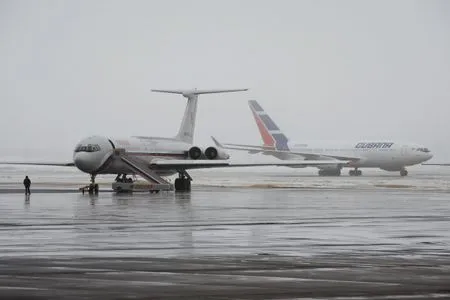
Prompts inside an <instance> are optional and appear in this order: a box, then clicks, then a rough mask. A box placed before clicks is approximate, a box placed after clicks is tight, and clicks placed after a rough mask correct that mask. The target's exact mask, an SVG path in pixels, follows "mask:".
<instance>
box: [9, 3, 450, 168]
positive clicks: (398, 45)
mask: <svg viewBox="0 0 450 300" xmlns="http://www.w3.org/2000/svg"><path fill="white" fill-rule="evenodd" d="M449 20H450V2H449V1H430V0H426V1H425V0H424V1H316V0H314V1H298V0H293V1H287V0H285V1H250V0H247V1H242V0H239V1H230V0H228V1H211V0H209V1H208V0H205V1H194V0H191V1H181V0H180V1H175V0H172V1H170V0H169V1H168V0H164V1H100V0H97V1H56V0H55V1H23V0H19V1H16V0H6V1H5V0H3V1H1V2H0V37H1V43H0V99H1V100H0V101H1V105H2V106H1V112H2V113H1V118H0V137H1V140H2V142H1V144H0V155H1V156H3V157H11V156H13V155H22V156H23V155H25V156H27V158H33V159H37V158H39V156H41V155H45V158H46V159H48V158H53V159H70V158H71V155H72V150H73V147H74V145H75V144H76V143H77V142H78V140H80V139H82V138H83V137H85V136H89V135H92V134H102V135H109V136H129V135H158V136H173V135H175V134H176V132H177V130H178V126H179V123H180V118H181V116H182V114H183V110H184V106H185V100H184V99H183V98H181V97H180V96H175V95H163V94H157V93H151V92H150V89H151V88H191V87H197V88H235V87H237V88H241V87H248V88H250V91H249V92H246V93H241V94H229V95H213V96H203V97H201V98H200V104H199V110H198V122H197V127H196V140H197V141H198V142H199V143H203V144H204V143H209V141H210V140H209V136H210V135H215V136H217V137H218V138H219V139H222V140H224V141H227V142H240V143H243V142H245V143H252V144H259V143H260V138H259V134H258V131H257V129H256V126H255V124H254V122H253V119H252V116H251V113H250V110H249V109H248V106H247V100H249V99H257V100H258V101H259V102H260V103H261V105H262V106H263V107H264V108H265V109H266V110H267V111H268V112H269V114H270V115H271V116H272V117H273V119H274V120H275V121H276V122H277V123H278V125H279V126H280V127H281V129H282V130H283V131H285V133H286V134H287V135H288V137H290V138H291V139H292V140H295V141H302V140H325V139H332V140H357V139H361V138H378V137H380V138H392V139H396V140H404V141H412V142H417V143H422V144H425V145H426V146H428V147H430V148H431V149H432V150H433V152H434V153H435V157H434V158H433V160H436V161H450V134H449V128H450V121H449V115H450V102H449V100H450V54H449V53H450V26H449V25H450V21H449ZM18 149H19V150H18ZM20 149H21V150H20Z"/></svg>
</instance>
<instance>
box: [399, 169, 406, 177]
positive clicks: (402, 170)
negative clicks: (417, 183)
mask: <svg viewBox="0 0 450 300" xmlns="http://www.w3.org/2000/svg"><path fill="white" fill-rule="evenodd" d="M400 176H402V177H404V176H408V171H406V169H401V170H400Z"/></svg>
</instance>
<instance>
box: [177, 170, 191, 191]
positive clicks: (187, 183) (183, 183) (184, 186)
mask: <svg viewBox="0 0 450 300" xmlns="http://www.w3.org/2000/svg"><path fill="white" fill-rule="evenodd" d="M188 176H189V175H188ZM191 180H192V179H191V178H190V177H186V175H185V173H180V177H178V178H177V179H175V191H177V192H183V191H190V190H191Z"/></svg>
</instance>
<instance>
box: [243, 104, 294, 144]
mask: <svg viewBox="0 0 450 300" xmlns="http://www.w3.org/2000/svg"><path fill="white" fill-rule="evenodd" d="M248 105H249V107H250V109H251V111H252V113H253V117H254V118H255V122H256V125H257V126H258V130H259V133H260V134H261V138H262V140H263V142H264V146H266V147H273V148H275V149H276V150H279V151H289V146H288V138H287V137H286V136H285V135H284V133H283V132H281V130H280V128H278V126H277V124H275V122H274V121H273V120H272V118H271V117H270V116H269V115H268V114H267V113H266V112H265V111H264V109H263V108H262V107H261V105H259V103H258V102H257V101H256V100H250V101H248Z"/></svg>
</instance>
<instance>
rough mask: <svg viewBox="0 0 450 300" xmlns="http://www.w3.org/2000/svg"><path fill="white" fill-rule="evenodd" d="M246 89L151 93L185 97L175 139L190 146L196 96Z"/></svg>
mask: <svg viewBox="0 0 450 300" xmlns="http://www.w3.org/2000/svg"><path fill="white" fill-rule="evenodd" d="M247 90H248V89H232V90H196V89H195V90H152V91H153V92H160V93H171V94H179V95H183V97H186V98H187V99H188V100H187V104H186V109H185V110H184V116H183V120H182V121H181V125H180V129H179V130H178V134H177V135H176V137H175V138H176V139H177V140H180V141H183V142H186V143H189V144H192V143H193V141H194V130H195V121H196V116H197V101H198V95H202V94H216V93H230V92H242V91H247Z"/></svg>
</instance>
